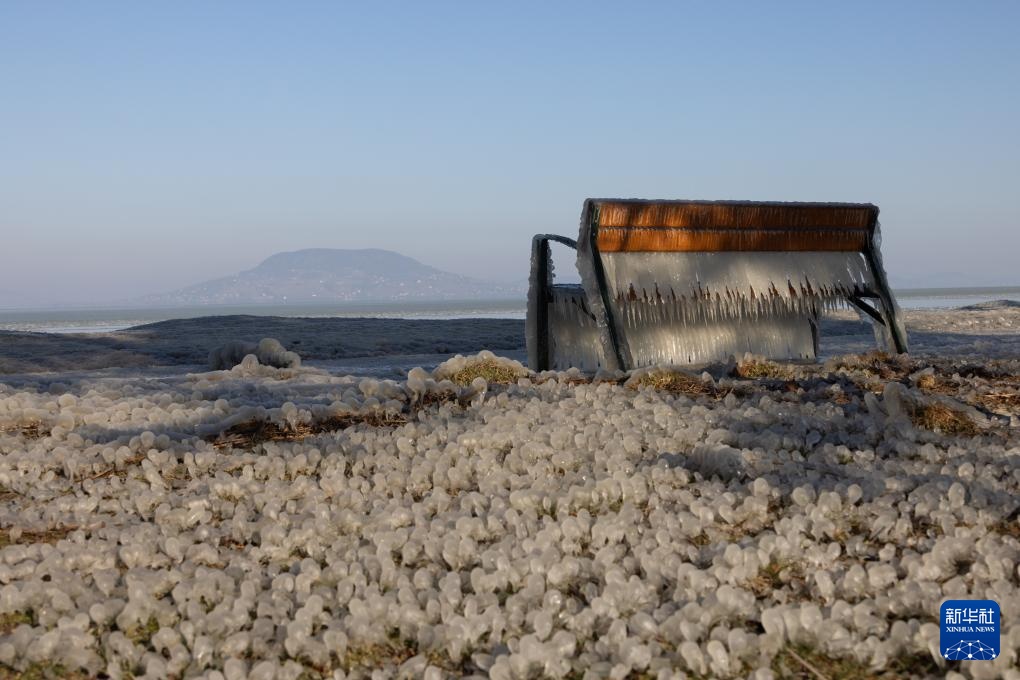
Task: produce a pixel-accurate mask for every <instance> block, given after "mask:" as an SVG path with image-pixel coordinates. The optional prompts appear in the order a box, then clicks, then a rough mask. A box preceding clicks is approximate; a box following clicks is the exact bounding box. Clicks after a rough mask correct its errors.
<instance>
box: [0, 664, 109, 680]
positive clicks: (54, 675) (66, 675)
mask: <svg viewBox="0 0 1020 680" xmlns="http://www.w3.org/2000/svg"><path fill="white" fill-rule="evenodd" d="M92 677H94V676H90V675H88V674H86V673H81V672H79V671H69V670H67V669H66V668H64V667H63V666H61V665H60V664H56V663H51V662H49V661H35V662H32V663H30V664H29V665H28V666H26V667H25V669H24V670H20V671H19V670H15V669H13V668H11V667H9V666H5V665H3V664H0V680H86V679H88V678H92Z"/></svg>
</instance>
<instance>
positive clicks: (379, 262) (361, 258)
mask: <svg viewBox="0 0 1020 680" xmlns="http://www.w3.org/2000/svg"><path fill="white" fill-rule="evenodd" d="M526 292H527V289H526V286H525V285H524V284H521V285H514V284H499V283H491V282H487V281H480V280H478V279H472V278H468V277H466V276H460V275H458V274H451V273H450V272H444V271H442V270H440V269H436V268H435V267H430V266H428V265H425V264H422V263H421V262H418V261H417V260H415V259H412V258H410V257H406V256H404V255H401V254H400V253H395V252H393V251H390V250H378V249H367V250H335V249H327V248H314V249H308V250H297V251H294V252H289V253H277V254H276V255H273V256H271V257H269V258H267V259H266V260H264V261H263V262H262V263H261V264H259V265H258V266H257V267H255V268H254V269H249V270H248V271H243V272H241V273H239V274H234V275H232V276H225V277H223V278H219V279H213V280H211V281H206V282H204V283H199V284H196V285H193V286H188V287H187V288H181V289H180V290H175V291H172V292H169V293H162V294H157V295H148V296H145V297H144V298H141V300H139V302H141V303H144V304H146V305H232V304H260V303H266V304H269V303H275V304H281V303H311V302H320V303H321V302H354V301H357V302H366V301H371V302H383V301H400V300H483V299H508V298H522V297H524V295H525V294H526Z"/></svg>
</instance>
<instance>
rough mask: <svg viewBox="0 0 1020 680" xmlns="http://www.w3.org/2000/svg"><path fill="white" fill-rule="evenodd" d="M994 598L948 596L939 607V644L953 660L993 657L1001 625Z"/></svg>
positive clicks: (980, 659) (978, 659)
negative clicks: (977, 598)
mask: <svg viewBox="0 0 1020 680" xmlns="http://www.w3.org/2000/svg"><path fill="white" fill-rule="evenodd" d="M1001 618H1002V617H1001V615H1000V612H999V605H998V603H997V602H995V601H994V600H947V601H946V602H943V603H942V607H941V609H940V610H939V623H940V625H941V632H940V634H939V647H940V648H941V651H942V656H944V657H945V658H946V659H949V660H950V661H992V660H993V659H996V658H997V657H998V656H999V649H1000V643H999V631H1000V630H1001V628H1002V621H1001Z"/></svg>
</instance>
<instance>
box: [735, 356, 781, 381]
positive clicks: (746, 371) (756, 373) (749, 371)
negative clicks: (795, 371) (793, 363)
mask: <svg viewBox="0 0 1020 680" xmlns="http://www.w3.org/2000/svg"><path fill="white" fill-rule="evenodd" d="M733 375H734V376H736V377H738V378H744V379H745V380H759V379H761V378H775V379H782V380H786V379H789V378H791V377H792V372H791V371H790V369H789V367H787V366H783V365H782V364H777V363H776V362H774V361H768V360H765V359H751V360H749V361H741V362H740V363H738V364H737V367H736V368H735V369H734V370H733Z"/></svg>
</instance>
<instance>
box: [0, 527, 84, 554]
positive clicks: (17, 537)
mask: <svg viewBox="0 0 1020 680" xmlns="http://www.w3.org/2000/svg"><path fill="white" fill-rule="evenodd" d="M79 528H80V527H78V526H76V525H68V526H63V527H53V528H51V529H43V530H41V531H37V530H34V529H20V530H19V529H16V528H14V527H5V528H3V529H0V549H3V548H6V547H7V546H9V545H34V544H36V543H48V544H50V545H53V544H54V543H56V542H57V541H59V540H61V539H63V538H67V536H68V534H70V533H72V532H74V531H77V530H78V529H79Z"/></svg>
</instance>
